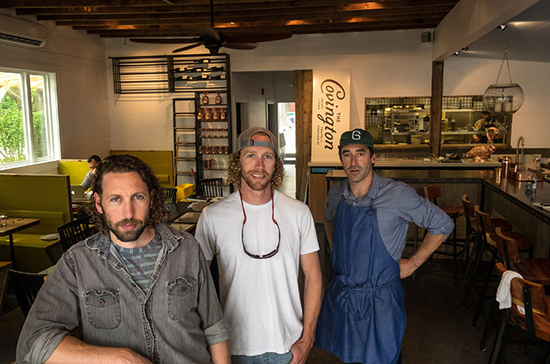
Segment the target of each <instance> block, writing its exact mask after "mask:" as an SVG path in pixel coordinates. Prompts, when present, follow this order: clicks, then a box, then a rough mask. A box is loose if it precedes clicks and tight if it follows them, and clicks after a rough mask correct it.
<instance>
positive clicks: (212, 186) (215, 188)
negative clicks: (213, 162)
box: [197, 178, 223, 197]
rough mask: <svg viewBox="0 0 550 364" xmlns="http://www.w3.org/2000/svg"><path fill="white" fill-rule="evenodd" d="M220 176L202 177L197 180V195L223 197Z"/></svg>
mask: <svg viewBox="0 0 550 364" xmlns="http://www.w3.org/2000/svg"><path fill="white" fill-rule="evenodd" d="M222 182H223V179H222V178H203V179H201V180H199V183H198V186H197V191H198V192H197V195H199V196H205V197H223V189H222Z"/></svg>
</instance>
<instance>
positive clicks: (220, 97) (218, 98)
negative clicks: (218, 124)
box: [216, 91, 222, 105]
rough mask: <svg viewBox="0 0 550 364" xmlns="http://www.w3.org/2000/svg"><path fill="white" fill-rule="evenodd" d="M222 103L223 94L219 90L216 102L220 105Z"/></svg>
mask: <svg viewBox="0 0 550 364" xmlns="http://www.w3.org/2000/svg"><path fill="white" fill-rule="evenodd" d="M221 103H222V96H221V95H220V91H217V95H216V104H217V105H220V104H221Z"/></svg>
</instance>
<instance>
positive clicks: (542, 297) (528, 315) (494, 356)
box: [489, 228, 550, 364]
mask: <svg viewBox="0 0 550 364" xmlns="http://www.w3.org/2000/svg"><path fill="white" fill-rule="evenodd" d="M497 230H499V233H500V234H502V231H501V229H500V228H497ZM496 267H497V270H498V271H499V272H500V273H501V274H503V273H504V272H505V271H506V268H505V267H504V265H503V264H502V263H497V264H496ZM510 292H511V296H512V307H510V308H509V309H507V312H506V314H505V315H504V317H503V318H502V321H501V325H500V329H499V332H498V335H497V337H496V339H495V342H494V345H493V349H492V351H491V357H490V358H489V363H490V364H495V363H497V362H498V359H499V356H500V353H501V349H502V346H503V345H506V343H507V341H508V340H507V335H506V332H507V330H508V328H509V326H510V325H514V326H518V327H520V328H521V329H522V330H523V331H525V333H526V338H527V339H528V340H529V341H530V342H532V343H533V344H538V345H540V344H542V345H544V346H547V345H548V342H549V341H550V313H549V310H548V307H549V305H550V299H549V298H548V297H547V296H546V294H545V292H544V286H543V285H542V284H539V283H535V282H532V281H529V280H527V279H521V278H514V279H512V282H511V284H510ZM518 306H519V307H522V308H523V309H524V310H525V314H523V313H520V312H519V310H518ZM521 343H523V344H525V343H526V342H525V341H523V340H522V341H521ZM545 349H546V350H545V352H546V353H548V351H547V347H546V348H545ZM549 360H550V357H548V358H547V361H546V362H547V363H548V362H549Z"/></svg>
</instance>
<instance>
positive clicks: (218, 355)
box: [209, 340, 231, 364]
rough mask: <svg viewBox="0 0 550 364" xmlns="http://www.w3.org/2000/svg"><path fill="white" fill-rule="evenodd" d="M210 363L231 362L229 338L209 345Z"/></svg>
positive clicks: (226, 363) (229, 363)
mask: <svg viewBox="0 0 550 364" xmlns="http://www.w3.org/2000/svg"><path fill="white" fill-rule="evenodd" d="M209 350H210V355H211V356H212V363H214V364H231V352H230V350H229V340H225V341H222V342H221V343H217V344H215V345H212V346H210V347H209Z"/></svg>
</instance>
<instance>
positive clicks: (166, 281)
mask: <svg viewBox="0 0 550 364" xmlns="http://www.w3.org/2000/svg"><path fill="white" fill-rule="evenodd" d="M92 187H93V191H94V198H93V201H92V202H91V210H92V211H93V215H94V222H95V224H96V227H97V228H98V230H99V231H100V232H99V233H97V234H95V235H93V236H91V237H89V238H87V239H86V240H84V241H82V242H80V243H78V244H76V245H74V246H73V247H72V248H70V249H69V250H68V251H67V252H66V253H65V254H64V255H63V256H62V258H61V259H60V261H59V262H58V263H57V265H56V268H55V270H54V272H53V273H52V274H51V276H49V277H48V279H47V280H46V282H45V283H44V285H43V287H42V289H41V290H40V292H39V294H38V296H37V298H36V301H35V303H34V305H33V307H32V308H31V311H30V312H29V315H28V317H27V320H26V322H25V325H24V327H23V330H22V332H21V336H20V337H19V342H18V345H17V362H18V363H19V364H24V363H44V362H46V363H99V362H102V363H200V364H202V363H210V362H214V363H229V362H230V359H229V344H228V338H229V336H230V332H229V328H228V325H227V322H226V320H225V318H224V317H223V314H222V311H221V308H220V305H219V303H218V299H217V296H216V292H215V289H214V285H213V283H212V278H211V276H210V272H209V269H208V264H207V263H206V260H205V259H204V256H203V255H202V252H201V249H200V247H199V244H198V243H197V241H196V240H195V239H194V238H193V237H192V236H191V235H190V234H188V233H185V232H177V231H175V230H174V229H172V228H171V227H169V226H167V225H165V224H163V223H162V221H163V220H164V216H165V209H164V192H163V189H162V187H160V185H159V183H158V180H157V178H156V177H155V175H154V174H153V172H152V171H151V169H150V168H149V167H148V166H147V165H146V164H145V163H143V162H142V161H141V160H139V159H138V158H135V157H132V156H128V155H121V156H111V157H108V158H106V159H105V160H104V161H103V163H102V164H101V165H100V166H99V167H98V170H97V173H96V176H95V179H94V182H93V186H92ZM79 321H81V324H82V339H79V338H76V337H74V336H72V335H71V334H70V332H69V331H70V330H72V329H74V328H75V327H77V326H78V324H79Z"/></svg>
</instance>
